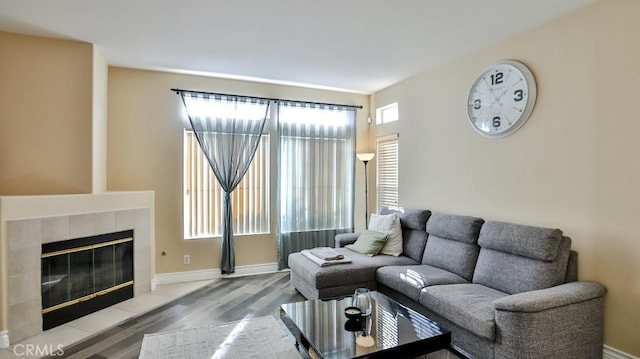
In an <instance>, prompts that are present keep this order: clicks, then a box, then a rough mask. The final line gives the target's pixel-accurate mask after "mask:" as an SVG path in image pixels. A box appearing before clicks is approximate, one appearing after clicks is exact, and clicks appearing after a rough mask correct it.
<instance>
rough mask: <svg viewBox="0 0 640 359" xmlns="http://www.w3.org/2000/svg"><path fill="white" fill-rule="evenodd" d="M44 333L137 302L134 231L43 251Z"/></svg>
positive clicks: (70, 242)
mask: <svg viewBox="0 0 640 359" xmlns="http://www.w3.org/2000/svg"><path fill="white" fill-rule="evenodd" d="M41 266H42V281H41V285H42V329H43V330H47V329H50V328H53V327H56V326H58V325H61V324H64V323H67V322H69V321H72V320H74V319H77V318H80V317H83V316H85V315H87V314H90V313H93V312H96V311H98V310H101V309H104V308H106V307H109V306H111V305H113V304H116V303H119V302H122V301H124V300H126V299H129V298H133V230H128V231H121V232H115V233H108V234H102V235H98V236H92V237H84V238H77V239H71V240H66V241H61V242H54V243H46V244H43V245H42V257H41Z"/></svg>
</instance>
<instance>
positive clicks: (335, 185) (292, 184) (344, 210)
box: [278, 101, 355, 268]
mask: <svg viewBox="0 0 640 359" xmlns="http://www.w3.org/2000/svg"><path fill="white" fill-rule="evenodd" d="M278 136H279V140H278V143H279V144H278V147H279V159H278V165H279V169H278V171H279V175H278V179H279V185H278V186H279V200H278V205H279V223H280V224H279V236H278V250H279V266H280V268H285V267H287V257H288V254H289V253H292V252H298V251H300V250H302V249H307V248H313V247H319V246H331V247H333V245H334V241H335V239H334V238H335V235H336V234H338V233H345V232H351V231H352V230H353V202H354V189H353V187H354V171H355V169H354V162H355V109H354V108H350V107H343V106H330V105H321V104H307V103H299V102H290V101H280V102H279V103H278Z"/></svg>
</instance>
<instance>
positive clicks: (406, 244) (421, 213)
mask: <svg viewBox="0 0 640 359" xmlns="http://www.w3.org/2000/svg"><path fill="white" fill-rule="evenodd" d="M389 213H397V214H398V217H400V225H401V226H402V254H403V255H405V256H407V257H409V258H411V259H413V260H415V261H416V262H420V261H421V260H422V254H423V253H424V246H425V244H426V243H427V232H426V228H427V220H428V219H429V216H430V215H431V211H428V210H424V209H410V208H401V207H383V208H382V210H380V214H389Z"/></svg>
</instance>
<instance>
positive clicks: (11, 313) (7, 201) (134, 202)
mask: <svg viewBox="0 0 640 359" xmlns="http://www.w3.org/2000/svg"><path fill="white" fill-rule="evenodd" d="M153 207H154V193H153V192H152V191H135V192H105V193H98V194H80V195H49V196H47V195H45V196H0V289H2V290H1V291H0V348H2V347H6V346H8V345H10V344H11V343H15V342H18V341H20V340H23V339H26V338H29V337H33V336H35V335H38V334H40V333H42V332H43V331H44V330H47V329H48V328H51V327H52V326H54V325H57V324H59V320H58V319H55V320H53V321H52V322H51V323H47V322H48V319H45V317H46V316H52V317H56V316H58V317H67V316H68V315H67V314H69V313H67V314H65V312H64V311H65V308H66V307H70V306H71V305H72V304H77V303H75V302H93V303H94V304H97V305H98V306H102V305H104V306H105V307H106V306H109V305H111V304H104V303H103V301H106V300H107V299H109V297H110V296H113V295H115V296H116V297H117V298H116V300H120V298H121V297H120V296H121V295H123V294H125V295H126V296H130V294H131V293H133V296H134V297H136V296H139V295H141V294H144V293H148V292H149V291H151V287H152V278H153V275H154V270H153V268H154V256H153V253H154V249H153V242H154V241H153V238H154V235H153V223H154V220H153V218H154V211H153V209H154V208H153ZM122 232H127V233H126V234H125V237H126V238H119V239H114V238H109V240H108V241H106V242H101V240H99V241H98V242H99V243H93V244H89V242H82V241H81V242H76V243H73V241H74V240H77V239H81V240H85V239H86V238H89V237H97V238H102V239H104V238H105V237H103V236H104V235H106V236H107V237H108V236H110V235H111V234H114V233H122ZM128 238H131V239H128ZM70 240H71V241H72V242H71V243H73V245H72V247H79V248H82V250H76V249H73V248H71V247H67V244H65V243H66V242H69V241H70ZM107 242H112V243H109V244H105V243H107ZM86 247H88V248H86ZM52 253H53V254H55V255H52ZM129 253H130V254H131V256H132V258H129V259H125V257H123V256H122V255H125V254H129ZM89 263H91V266H92V269H89V270H84V269H83V270H79V269H78V265H80V264H82V265H88V264H89ZM65 267H66V270H65ZM70 268H72V269H70ZM79 273H83V274H79ZM107 273H110V275H107ZM112 293H114V294H112ZM84 311H85V310H84V309H81V307H77V308H76V309H73V310H71V311H70V312H71V314H69V315H71V316H77V313H80V315H86V314H83V313H84ZM43 312H44V316H43ZM51 313H53V314H51ZM72 314H73V315H72Z"/></svg>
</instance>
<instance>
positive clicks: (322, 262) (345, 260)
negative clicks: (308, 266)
mask: <svg viewBox="0 0 640 359" xmlns="http://www.w3.org/2000/svg"><path fill="white" fill-rule="evenodd" d="M301 253H302V255H303V256H305V257H307V258H308V259H309V260H311V261H312V262H313V263H315V264H317V265H319V266H320V267H326V266H331V265H335V264H343V263H351V258H347V257H344V258H342V259H336V260H332V261H325V260H324V259H321V258H318V257H316V256H315V255H313V254H311V252H310V251H309V250H308V249H303V250H302V251H301Z"/></svg>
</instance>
